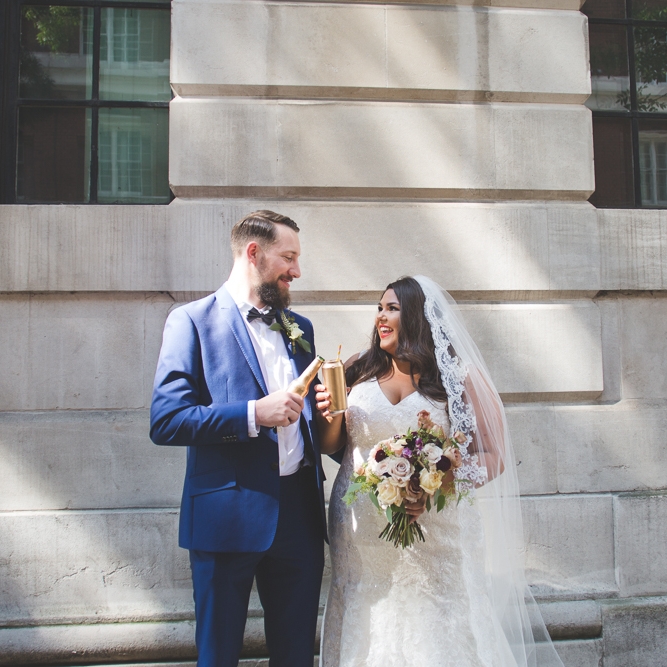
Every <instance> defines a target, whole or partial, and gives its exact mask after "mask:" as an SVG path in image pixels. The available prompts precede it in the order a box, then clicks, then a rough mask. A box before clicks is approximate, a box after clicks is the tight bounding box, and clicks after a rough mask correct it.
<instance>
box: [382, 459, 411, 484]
mask: <svg viewBox="0 0 667 667" xmlns="http://www.w3.org/2000/svg"><path fill="white" fill-rule="evenodd" d="M387 460H388V461H391V463H390V465H389V474H390V475H391V477H392V479H393V480H394V481H395V482H397V483H398V484H401V485H405V484H407V483H408V481H409V480H410V475H412V473H413V469H412V463H410V461H408V460H407V459H404V458H402V457H401V458H390V459H387Z"/></svg>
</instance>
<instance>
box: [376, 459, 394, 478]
mask: <svg viewBox="0 0 667 667" xmlns="http://www.w3.org/2000/svg"><path fill="white" fill-rule="evenodd" d="M391 461H392V459H383V460H382V461H380V462H379V463H377V462H376V463H375V464H374V466H373V474H374V475H376V476H377V477H382V476H383V475H384V474H385V473H389V474H390V475H391Z"/></svg>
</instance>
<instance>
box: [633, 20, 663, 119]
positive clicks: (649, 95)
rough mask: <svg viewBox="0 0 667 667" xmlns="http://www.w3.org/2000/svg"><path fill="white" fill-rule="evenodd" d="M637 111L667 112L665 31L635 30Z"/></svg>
mask: <svg viewBox="0 0 667 667" xmlns="http://www.w3.org/2000/svg"><path fill="white" fill-rule="evenodd" d="M635 71H636V78H637V110H638V111H653V112H655V111H657V112H661V111H665V110H667V28H635Z"/></svg>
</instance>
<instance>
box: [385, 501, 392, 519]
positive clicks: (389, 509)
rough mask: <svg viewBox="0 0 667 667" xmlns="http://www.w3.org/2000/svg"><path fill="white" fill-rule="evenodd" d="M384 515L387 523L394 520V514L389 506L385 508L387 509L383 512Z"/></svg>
mask: <svg viewBox="0 0 667 667" xmlns="http://www.w3.org/2000/svg"><path fill="white" fill-rule="evenodd" d="M385 514H386V516H387V521H389V523H391V521H392V519H393V518H394V513H393V512H392V511H391V505H390V506H389V507H387V509H386V510H385Z"/></svg>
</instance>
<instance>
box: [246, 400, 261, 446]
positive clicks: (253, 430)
mask: <svg viewBox="0 0 667 667" xmlns="http://www.w3.org/2000/svg"><path fill="white" fill-rule="evenodd" d="M255 403H257V401H248V437H249V438H256V437H257V436H258V435H259V431H258V430H257V423H256V421H255Z"/></svg>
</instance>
